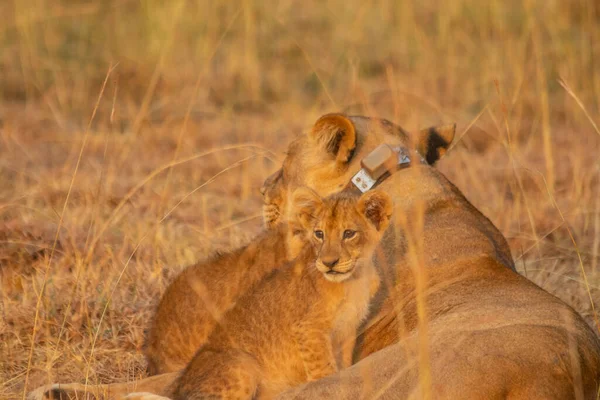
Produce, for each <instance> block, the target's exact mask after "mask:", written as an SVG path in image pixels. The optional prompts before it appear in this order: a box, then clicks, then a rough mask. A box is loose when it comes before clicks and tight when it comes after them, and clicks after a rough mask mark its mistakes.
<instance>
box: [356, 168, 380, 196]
mask: <svg viewBox="0 0 600 400" xmlns="http://www.w3.org/2000/svg"><path fill="white" fill-rule="evenodd" d="M352 183H353V184H354V186H356V187H357V188H358V190H360V191H361V192H362V193H365V192H367V191H369V190H371V188H372V187H373V186H375V183H377V180H376V179H373V178H372V177H371V175H369V173H368V172H367V171H366V170H365V169H364V168H361V169H360V171H358V172H357V173H356V175H354V176H353V177H352Z"/></svg>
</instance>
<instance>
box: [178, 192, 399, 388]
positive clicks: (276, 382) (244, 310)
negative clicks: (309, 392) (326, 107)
mask: <svg viewBox="0 0 600 400" xmlns="http://www.w3.org/2000/svg"><path fill="white" fill-rule="evenodd" d="M292 203H293V204H294V214H295V215H296V216H297V217H298V218H297V219H295V220H294V221H290V222H291V224H293V225H294V226H295V228H294V234H295V235H302V236H303V237H304V238H306V239H308V241H309V242H310V243H309V244H308V245H307V246H305V248H304V249H303V250H302V251H301V253H300V255H299V256H298V257H297V258H296V259H295V260H294V261H293V262H292V263H290V264H289V265H287V266H286V267H284V268H280V269H277V270H275V271H274V272H273V274H271V275H270V276H269V277H267V278H266V279H265V280H264V281H262V282H261V283H260V284H259V285H257V286H256V287H255V288H253V289H252V290H251V291H250V292H249V293H248V294H247V295H246V296H244V297H243V298H242V299H240V301H239V302H238V303H237V305H236V306H235V307H234V308H233V309H232V310H231V311H230V312H229V313H227V314H226V315H225V317H224V318H223V320H222V321H221V323H220V324H219V326H218V327H217V328H216V329H215V331H214V332H213V334H212V335H211V336H210V338H209V339H208V341H207V342H206V344H204V345H203V346H202V347H201V348H200V350H199V351H198V353H196V355H195V357H194V359H193V360H192V361H191V362H190V363H189V364H188V366H187V367H186V369H185V371H184V372H183V374H182V375H181V377H180V378H179V379H178V380H177V381H176V382H175V385H174V386H175V390H174V391H173V396H174V398H175V399H176V400H186V399H189V400H193V399H207V398H219V399H253V398H261V399H268V398H272V397H273V395H275V394H277V393H280V392H281V391H282V390H285V389H289V388H291V387H295V386H297V385H299V384H300V383H303V382H306V381H312V380H316V379H319V378H323V377H325V376H328V375H331V374H332V373H334V372H336V371H337V370H338V362H337V361H336V359H335V355H336V354H342V353H344V351H343V348H344V344H345V343H346V342H347V341H349V342H350V343H351V345H350V346H348V347H347V348H349V349H350V350H351V349H352V347H353V346H352V345H353V343H354V339H355V337H356V329H357V327H358V325H359V323H360V322H361V321H362V320H363V319H364V317H365V316H366V314H367V311H368V306H369V300H370V298H371V296H372V294H374V293H375V291H376V290H377V288H378V285H379V276H378V275H377V272H376V271H375V269H374V267H373V263H372V261H371V256H372V252H373V250H374V248H375V247H376V245H377V243H378V241H379V239H380V238H381V234H382V232H384V231H385V229H386V228H387V226H388V223H389V218H390V214H391V210H392V201H391V199H390V197H389V196H388V195H387V194H385V193H382V192H377V191H373V192H368V193H366V194H364V195H362V196H361V197H360V198H358V197H357V196H352V195H348V194H347V193H341V194H335V195H333V196H330V197H328V198H326V199H321V198H319V196H317V195H316V194H315V193H314V192H313V191H311V190H303V189H299V190H297V191H296V192H295V193H294V195H293V201H292ZM351 354H352V353H351V351H350V353H349V355H351ZM350 362H351V358H350V357H343V356H341V357H340V367H347V366H349V365H350Z"/></svg>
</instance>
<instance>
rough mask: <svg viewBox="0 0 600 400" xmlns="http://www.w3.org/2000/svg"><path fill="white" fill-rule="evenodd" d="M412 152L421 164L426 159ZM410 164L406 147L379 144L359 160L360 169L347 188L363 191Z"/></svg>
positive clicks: (409, 155)
mask: <svg viewBox="0 0 600 400" xmlns="http://www.w3.org/2000/svg"><path fill="white" fill-rule="evenodd" d="M413 154H414V155H415V156H416V157H418V158H419V162H420V163H421V164H427V161H425V159H424V158H423V156H421V155H420V154H419V153H418V152H417V151H414V152H413ZM411 165H412V160H411V152H410V151H409V150H408V149H407V148H406V147H401V146H391V145H389V144H385V143H384V144H380V145H379V146H377V147H376V148H375V149H374V150H373V151H372V152H370V153H369V154H368V155H367V156H366V157H365V158H363V159H362V160H361V162H360V166H361V169H360V171H358V172H357V173H356V175H354V176H353V177H352V179H351V180H350V182H348V185H347V186H346V188H347V189H354V188H356V189H358V190H359V191H360V192H361V193H365V192H367V191H369V190H371V189H373V187H375V186H376V185H378V184H380V183H381V182H383V181H384V180H385V179H386V178H387V177H388V176H390V175H391V174H393V173H394V172H396V171H398V170H401V169H405V168H408V167H410V166H411Z"/></svg>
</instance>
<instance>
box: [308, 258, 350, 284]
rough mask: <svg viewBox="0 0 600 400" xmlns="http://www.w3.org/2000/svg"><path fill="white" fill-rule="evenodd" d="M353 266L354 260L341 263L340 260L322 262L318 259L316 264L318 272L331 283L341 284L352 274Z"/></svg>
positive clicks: (322, 260)
mask: <svg viewBox="0 0 600 400" xmlns="http://www.w3.org/2000/svg"><path fill="white" fill-rule="evenodd" d="M354 265H355V262H354V260H345V261H341V260H340V259H335V260H329V259H328V260H324V259H321V258H319V259H318V260H317V262H316V266H317V269H318V270H319V272H321V273H322V274H323V276H324V277H325V279H327V280H328V281H331V282H342V281H344V280H346V279H348V278H349V277H350V276H352V273H353V272H354Z"/></svg>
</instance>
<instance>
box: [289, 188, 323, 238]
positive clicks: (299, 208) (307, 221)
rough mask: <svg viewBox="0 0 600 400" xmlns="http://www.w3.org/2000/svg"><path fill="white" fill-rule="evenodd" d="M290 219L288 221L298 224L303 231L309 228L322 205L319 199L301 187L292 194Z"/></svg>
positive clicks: (316, 195) (310, 191) (313, 193)
mask: <svg viewBox="0 0 600 400" xmlns="http://www.w3.org/2000/svg"><path fill="white" fill-rule="evenodd" d="M291 205H292V207H291V214H292V218H290V221H291V222H293V223H299V224H300V225H301V226H302V227H303V228H304V229H306V228H308V227H310V225H311V223H312V221H313V220H314V219H315V218H316V215H317V214H318V213H319V212H320V210H321V207H322V205H323V200H322V199H321V197H320V196H319V195H318V194H317V193H315V191H314V190H311V189H309V188H307V187H301V188H298V189H296V190H295V191H294V193H293V194H292V204H291Z"/></svg>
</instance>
